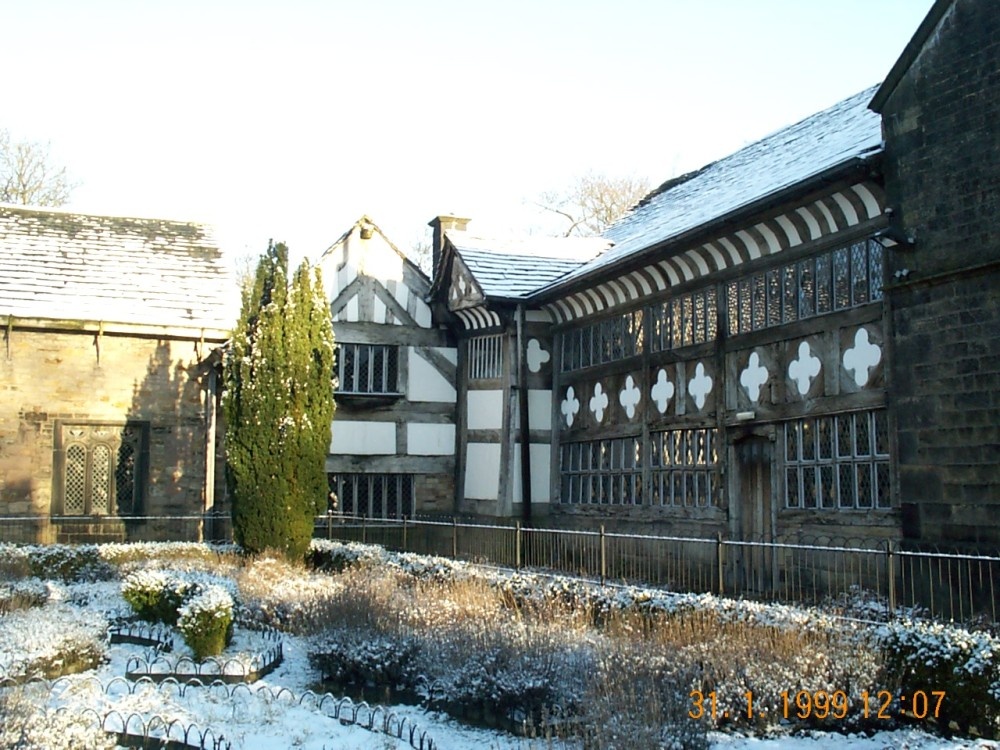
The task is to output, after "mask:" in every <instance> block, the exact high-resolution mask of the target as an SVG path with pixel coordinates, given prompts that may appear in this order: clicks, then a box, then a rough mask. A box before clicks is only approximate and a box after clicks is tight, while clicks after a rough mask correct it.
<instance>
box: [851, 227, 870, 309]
mask: <svg viewBox="0 0 1000 750" xmlns="http://www.w3.org/2000/svg"><path fill="white" fill-rule="evenodd" d="M851 282H852V286H853V292H854V293H853V295H852V299H853V303H854V304H855V305H863V304H864V303H866V302H867V301H868V243H866V242H859V243H857V244H855V245H852V246H851Z"/></svg>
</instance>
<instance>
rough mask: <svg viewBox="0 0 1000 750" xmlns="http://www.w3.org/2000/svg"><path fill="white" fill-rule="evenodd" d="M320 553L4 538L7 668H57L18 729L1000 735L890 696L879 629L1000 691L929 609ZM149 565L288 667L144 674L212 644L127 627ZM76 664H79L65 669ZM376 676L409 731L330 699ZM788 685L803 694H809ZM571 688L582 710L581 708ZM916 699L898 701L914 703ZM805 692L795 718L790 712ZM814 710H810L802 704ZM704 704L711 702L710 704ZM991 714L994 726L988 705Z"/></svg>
mask: <svg viewBox="0 0 1000 750" xmlns="http://www.w3.org/2000/svg"><path fill="white" fill-rule="evenodd" d="M314 562H315V563H318V564H325V565H326V566H327V568H328V570H326V571H317V570H310V569H307V568H303V567H301V566H298V567H297V566H291V565H288V564H286V563H284V562H282V561H279V560H273V559H258V560H253V561H246V560H243V559H242V558H240V557H239V556H238V554H236V552H235V550H233V549H231V548H229V549H219V548H207V547H203V546H201V545H179V544H163V545H134V546H132V545H106V546H102V547H99V548H93V547H90V548H85V549H82V550H77V551H73V550H69V549H67V548H38V547H13V546H10V545H0V576H2V577H0V675H8V676H11V677H23V676H25V675H30V674H34V673H41V674H44V675H45V676H46V677H48V678H49V679H50V680H53V678H57V679H54V681H53V682H52V683H51V685H50V684H28V685H24V686H21V687H11V686H9V685H8V687H6V688H4V689H2V690H0V726H2V728H0V746H3V747H8V746H9V747H23V748H35V747H37V748H91V747H102V746H113V745H111V744H107V740H106V738H105V736H104V735H103V734H101V733H95V732H94V729H93V727H94V724H95V717H105V716H108V715H110V716H111V719H110V721H109V722H107V723H106V725H107V726H112V725H113V724H114V722H115V721H118V722H119V723H121V724H124V723H126V722H129V723H130V726H132V727H136V726H139V725H140V724H150V723H154V722H155V720H154V719H153V717H155V716H159V717H162V720H163V722H162V723H164V724H166V723H169V722H175V727H174V729H173V730H172V731H173V732H174V734H172V735H171V736H177V734H176V732H177V731H178V730H179V728H180V727H183V728H187V727H188V726H189V725H196V726H197V730H196V731H197V732H207V735H206V736H207V738H208V742H209V745H210V744H211V741H212V740H213V739H215V738H218V737H220V736H223V737H224V738H225V740H226V741H228V742H231V743H232V746H233V747H235V748H284V747H289V748H291V747H295V748H308V749H310V750H311V749H315V750H320V748H329V750H334V749H337V750H340V749H347V750H350V749H352V748H358V749H361V748H375V749H378V750H383V749H386V748H406V747H410V746H411V743H410V742H409V733H408V730H409V727H410V726H414V725H415V726H416V727H417V729H416V734H415V737H419V736H420V734H421V733H425V734H424V736H425V738H429V739H432V740H433V742H434V746H435V747H438V748H487V749H492V748H496V749H497V750H507V749H508V748H510V749H513V748H539V750H540V749H541V748H550V747H553V748H567V749H569V748H580V747H583V746H584V744H583V743H584V742H586V743H587V744H586V747H595V748H597V747H600V748H616V747H617V748H645V747H650V748H653V747H677V748H687V747H694V748H697V747H714V748H720V749H721V750H751V749H756V748H760V749H761V750H764V749H765V748H767V749H770V748H774V749H775V750H800V749H801V748H811V749H817V750H818V748H824V747H836V748H851V749H852V750H876V748H877V749H879V750H881V749H882V748H912V749H913V750H931V749H936V748H942V749H943V748H972V747H977V748H995V747H997V744H996V743H995V742H992V741H988V740H962V739H942V738H940V737H936V736H934V735H933V734H930V733H928V732H927V731H924V727H921V726H914V725H905V724H899V723H898V722H896V721H894V720H877V719H876V718H875V713H876V712H877V710H878V708H879V706H878V699H877V698H875V697H874V696H875V694H876V693H877V691H879V690H880V689H886V690H889V689H893V688H892V687H891V686H889V685H886V684H885V683H884V680H885V677H884V672H883V671H882V670H883V669H884V668H885V661H886V660H885V658H883V657H881V656H880V654H879V653H878V652H877V651H876V648H875V645H874V644H875V643H876V641H875V640H873V639H874V638H876V637H880V638H886V637H893V638H895V639H896V641H898V642H900V643H904V642H905V643H904V645H906V647H907V648H908V649H909V650H906V651H903V650H901V651H899V654H900V657H899V658H900V659H903V660H905V658H907V655H911V654H917V653H919V654H921V655H922V656H920V658H921V659H924V660H926V661H927V662H928V664H930V667H934V668H938V669H944V668H947V669H948V670H954V669H956V667H954V666H952V665H953V664H955V663H957V664H959V666H960V667H961V668H962V669H964V670H965V672H963V673H962V674H963V675H964V674H966V673H968V679H967V680H966V683H967V689H969V690H972V689H980V688H979V687H978V686H981V685H985V686H986V687H985V688H984V689H985V690H987V691H988V690H993V689H996V688H997V687H998V685H1000V683H995V682H994V676H995V673H996V662H997V660H998V657H1000V649H996V640H995V639H992V638H991V637H989V636H988V635H986V634H982V633H975V634H969V633H968V632H967V631H961V630H960V629H956V628H952V629H951V630H950V631H949V630H947V629H942V628H941V627H940V626H935V628H936V629H935V628H927V627H926V626H920V627H919V628H918V627H916V626H913V627H909V628H906V627H903V628H897V629H896V630H895V631H891V629H886V628H884V627H883V628H881V629H880V634H878V635H876V633H875V631H876V630H877V629H876V628H874V627H872V626H867V625H851V624H850V623H847V622H845V621H844V620H838V619H836V618H833V617H831V616H830V615H829V614H827V613H823V612H818V611H815V610H806V609H797V608H791V607H779V606H764V605H760V604H754V603H750V602H733V601H729V600H723V599H718V598H715V597H695V596H683V595H669V594H665V593H664V592H657V591H649V590H643V589H635V588H614V587H607V588H601V587H596V586H593V585H592V584H586V583H583V582H579V581H575V580H572V579H566V578H559V579H552V578H542V577H533V576H527V575H519V574H514V573H510V572H501V571H493V570H484V569H481V568H476V567H474V566H468V565H464V564H461V563H454V562H450V561H447V560H442V559H439V558H427V557H419V556H415V555H396V554H391V553H386V552H384V551H382V550H381V549H379V548H374V547H364V546H361V545H334V544H330V543H326V542H317V543H316V544H315V545H314ZM137 571H144V573H143V575H146V574H148V573H155V574H156V575H160V574H169V575H171V576H177V577H180V578H182V579H184V580H185V581H188V582H191V583H196V584H198V585H199V586H201V587H203V588H204V587H209V586H212V587H216V586H218V587H222V588H223V589H224V590H225V591H227V592H230V593H231V595H232V597H233V599H234V600H235V601H236V602H237V609H238V616H237V627H236V628H235V631H234V638H233V641H232V643H231V644H230V645H229V646H228V648H227V649H226V652H225V653H224V655H223V656H222V657H220V661H221V660H224V661H225V663H227V664H229V665H233V664H235V665H246V667H245V668H247V669H249V668H250V665H252V664H253V663H255V662H254V660H255V659H259V656H260V654H261V653H262V652H263V651H264V650H266V648H267V647H268V645H270V644H271V641H268V640H267V639H265V638H263V636H261V635H260V634H258V633H257V632H255V631H254V629H253V628H259V627H270V628H276V629H278V630H280V631H281V634H280V640H281V650H282V655H283V660H282V662H281V664H280V666H278V667H277V668H276V669H275V670H274V671H273V672H271V673H269V674H267V675H266V676H265V677H264V678H263V679H261V680H260V681H258V682H255V683H254V684H252V685H249V686H238V685H227V686H222V685H216V686H214V687H189V686H186V685H178V684H176V683H173V682H172V681H167V682H166V683H164V684H161V685H157V684H153V683H150V682H143V681H139V682H130V681H128V680H126V679H124V675H125V674H126V671H129V670H132V671H135V667H136V665H137V664H150V663H154V662H156V663H157V664H159V665H160V667H159V668H160V669H164V668H169V665H174V666H176V665H178V664H183V665H187V666H190V665H191V664H192V663H193V658H192V653H191V651H190V649H189V648H188V647H187V646H186V645H185V643H184V639H183V637H182V636H181V635H180V633H178V632H177V631H176V630H175V629H171V628H169V627H165V628H164V631H163V632H165V633H167V634H168V635H172V637H173V649H172V651H171V652H170V653H160V654H158V653H154V652H151V650H150V649H149V648H147V647H143V646H136V645H129V644H114V645H112V644H110V643H109V641H108V637H107V632H108V625H109V623H110V622H112V621H114V620H115V618H117V617H119V616H121V615H123V614H128V613H129V612H130V610H129V607H128V604H127V603H126V601H125V599H124V598H123V597H122V581H121V579H122V578H127V577H128V576H129V574H135V573H136V572H137ZM43 577H44V578H46V579H47V580H43ZM864 606H866V607H868V608H869V609H870V607H871V603H865V605H864ZM876 609H877V608H876ZM921 628H923V629H921ZM914 634H916V635H914ZM963 634H964V635H963ZM911 641H915V645H914V643H911ZM942 644H943V645H942ZM963 649H964V650H963ZM956 655H959V656H961V658H962V661H961V662H960V663H959V662H955V661H954V660H955V658H958V657H957V656H956ZM966 655H967V656H966ZM949 659H951V661H949ZM163 664H167V665H168V667H163V666H162V665H163ZM935 665H936V667H935ZM930 667H929V668H930ZM225 671H239V668H237V669H235V670H234V669H229V668H227V669H226V670H225ZM64 672H71V673H72V674H68V675H67V676H64V677H58V675H59V674H62V673H64ZM928 674H931V675H933V674H935V672H933V671H931V672H929V673H928ZM323 677H326V678H327V681H326V682H325V683H323V684H321V683H320V681H321V679H322V678H323ZM206 681H207V679H206ZM880 681H881V682H880ZM963 684H965V683H963ZM692 688H695V689H698V691H699V692H700V693H701V701H700V702H697V703H696V698H695V697H693V696H692V695H691V694H690V690H691V689H692ZM362 689H365V692H366V694H368V695H369V696H370V695H372V694H377V695H379V696H381V697H382V698H388V699H389V700H390V701H394V702H396V705H391V706H388V707H387V708H386V711H387V712H391V713H393V714H394V722H396V725H398V723H399V722H400V721H401V720H403V719H405V722H406V723H405V725H404V726H405V727H406V729H407V732H404V736H405V737H406V739H405V740H402V741H400V740H395V739H392V738H390V737H387V736H386V735H385V734H382V733H378V732H371V731H368V730H365V729H363V728H360V727H357V726H345V725H344V724H343V723H342V722H340V721H339V720H337V719H335V718H331V717H330V715H329V714H330V713H331V708H332V707H333V706H335V705H336V703H337V701H336V700H334V699H333V698H326V699H321V696H322V693H323V692H325V691H326V690H333V691H334V692H336V693H337V697H338V698H339V696H340V695H341V694H344V693H352V694H354V695H355V696H357V695H358V693H359V692H360V691H362ZM835 689H842V690H844V691H845V700H847V698H846V696H847V695H849V696H850V698H849V704H848V703H845V704H844V706H843V708H844V712H845V714H849V716H846V717H845V718H844V720H843V721H840V722H836V721H831V720H830V719H829V717H827V720H826V721H821V720H820V718H821V716H820V713H821V712H820V709H821V708H822V705H824V704H823V703H822V701H821V700H820V695H821V693H820V691H830V692H831V693H832V692H833V691H834V690H835ZM866 689H867V690H869V691H870V692H871V693H872V696H873V698H872V701H873V703H872V709H871V712H872V716H871V717H870V720H869V721H862V720H861V713H862V710H863V709H862V708H861V705H860V704H859V702H858V701H859V697H858V696H859V695H860V691H862V690H866ZM931 689H932V687H931V686H928V692H929V691H931ZM803 691H804V692H805V693H808V695H809V696H810V700H811V699H812V698H813V697H815V698H817V701H816V705H812V704H811V705H810V706H809V707H808V710H806V709H805V707H804V706H802V705H801V703H800V704H799V705H798V706H796V704H795V703H794V700H795V696H796V695H797V694H798V693H799V692H803ZM782 692H786V693H788V695H789V697H790V698H791V700H792V701H793V702H792V703H791V704H790V705H789V706H788V707H783V706H782V700H783V698H782V696H781V694H782ZM747 693H750V694H751V695H752V700H753V709H752V712H755V715H754V717H753V718H752V719H748V718H746V716H745V714H746V713H747V710H748V708H747V697H746V696H747ZM317 694H318V695H317ZM823 695H826V694H825V693H823ZM996 697H1000V696H996ZM321 700H323V702H322V705H321ZM944 700H947V697H945V698H944ZM400 701H405V702H406V703H409V704H410V705H404V704H403V703H401V702H400ZM994 702H995V701H994ZM413 704H420V705H413ZM342 705H347V704H342ZM552 706H559V707H561V709H562V717H561V719H558V718H554V717H553V714H558V713H559V711H558V710H552V712H551V713H550V711H549V709H551V707H552ZM825 706H826V709H825V713H829V712H830V710H831V708H833V709H834V712H836V709H837V708H839V707H840V705H839V704H837V703H834V704H833V705H831V703H830V702H829V699H828V698H827V699H826V702H825ZM898 708H899V704H898V701H896V702H895V703H893V706H892V712H896V711H897V710H898ZM435 709H437V710H435ZM789 710H790V714H791V716H790V719H788V720H786V719H784V718H782V717H781V716H780V714H781V713H789ZM984 710H985V709H984ZM449 711H450V712H451V713H453V714H463V715H464V716H465V718H466V719H475V720H477V721H479V722H480V723H484V722H485V723H488V722H495V723H503V722H502V721H498V720H501V719H507V720H509V719H511V718H514V719H519V720H521V721H529V720H531V719H532V718H534V720H535V723H536V724H544V725H547V726H548V727H549V730H550V731H552V732H554V733H555V734H556V735H558V739H553V740H542V739H534V740H532V739H524V738H518V737H515V736H514V735H511V734H508V733H506V732H504V731H500V730H497V729H477V728H472V727H470V726H468V725H467V724H462V723H459V722H458V721H457V720H455V719H454V718H451V717H450V716H449V715H448V713H447V712H449ZM796 711H799V712H800V713H803V712H804V713H805V714H806V716H807V721H804V722H803V721H796V720H795V716H794V714H795V713H796ZM765 712H767V714H769V715H767V714H765ZM692 713H701V714H702V717H703V718H702V719H700V720H698V721H693V720H691V719H689V718H688V715H689V714H692ZM348 715H350V709H348ZM365 715H367V714H365ZM384 716H385V714H384V713H383V714H379V715H378V716H376V719H375V724H376V726H378V725H380V724H381V723H382V717H384ZM980 723H983V724H984V726H986V728H987V729H990V727H989V726H988V725H987V724H985V718H984V720H983V721H982V722H980ZM834 728H836V729H840V730H844V729H846V730H849V731H853V732H854V734H849V733H845V732H843V731H841V732H834V731H830V730H831V729H834ZM993 731H995V726H994V727H993ZM581 734H582V735H584V736H585V737H586V740H582V739H581V738H580V736H581ZM191 736H194V735H193V734H192V735H191ZM17 742H19V743H20V744H16V743H17ZM101 743H105V744H101ZM412 746H419V744H418V741H416V740H415V742H414V744H413V745H412Z"/></svg>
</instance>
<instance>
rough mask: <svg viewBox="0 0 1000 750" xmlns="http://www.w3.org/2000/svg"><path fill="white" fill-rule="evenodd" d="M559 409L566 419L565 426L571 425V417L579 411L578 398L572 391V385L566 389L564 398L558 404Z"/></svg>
mask: <svg viewBox="0 0 1000 750" xmlns="http://www.w3.org/2000/svg"><path fill="white" fill-rule="evenodd" d="M559 411H560V412H562V415H563V417H564V418H565V419H566V426H567V427H572V426H573V419H574V418H575V417H576V415H577V414H579V413H580V399H578V398H577V397H576V393H574V392H573V386H570V387H569V388H567V389H566V398H564V399H563V402H562V404H560V406H559Z"/></svg>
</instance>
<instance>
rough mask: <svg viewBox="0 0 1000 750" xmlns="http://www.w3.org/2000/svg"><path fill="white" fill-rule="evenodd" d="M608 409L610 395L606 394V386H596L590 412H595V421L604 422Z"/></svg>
mask: <svg viewBox="0 0 1000 750" xmlns="http://www.w3.org/2000/svg"><path fill="white" fill-rule="evenodd" d="M607 408H608V394H607V393H605V392H604V386H602V385H601V384H600V383H598V384H597V385H595V386H594V396H593V398H591V399H590V410H591V411H592V412H594V419H596V420H597V421H598V422H603V421H604V412H605V410H606V409H607Z"/></svg>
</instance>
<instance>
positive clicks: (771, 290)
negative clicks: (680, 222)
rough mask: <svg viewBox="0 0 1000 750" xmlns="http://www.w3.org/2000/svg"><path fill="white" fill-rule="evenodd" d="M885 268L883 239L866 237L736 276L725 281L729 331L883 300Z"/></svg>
mask: <svg viewBox="0 0 1000 750" xmlns="http://www.w3.org/2000/svg"><path fill="white" fill-rule="evenodd" d="M884 271H885V257H884V251H883V248H882V245H880V244H879V243H878V242H876V241H875V240H873V239H867V240H859V241H857V242H855V243H853V244H851V245H848V246H846V247H839V248H837V249H835V250H830V251H827V252H825V253H820V254H819V255H815V256H812V257H810V258H804V259H802V260H800V261H797V262H795V263H788V264H786V265H783V266H779V267H778V268H772V269H771V270H769V271H764V272H761V273H757V274H754V275H752V276H750V277H749V278H743V279H740V280H737V281H731V282H729V283H728V284H727V285H726V312H727V317H728V319H729V327H728V330H729V333H730V334H731V335H738V334H741V333H749V332H750V331H759V330H761V329H762V328H769V327H771V326H776V325H781V324H783V323H793V322H795V321H796V320H802V319H804V318H811V317H814V316H816V315H824V314H826V313H830V312H836V311H838V310H846V309H848V308H851V307H858V306H860V305H866V304H868V303H869V302H878V301H880V300H881V299H882V283H883V275H884Z"/></svg>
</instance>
